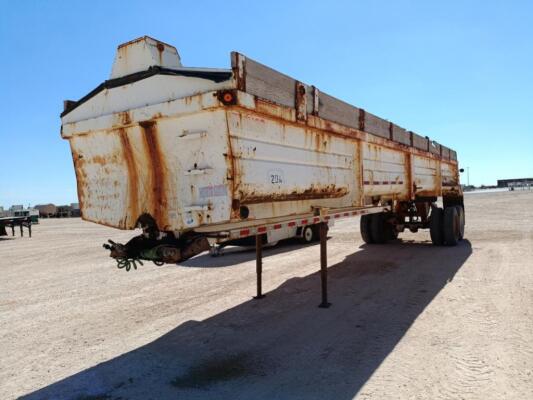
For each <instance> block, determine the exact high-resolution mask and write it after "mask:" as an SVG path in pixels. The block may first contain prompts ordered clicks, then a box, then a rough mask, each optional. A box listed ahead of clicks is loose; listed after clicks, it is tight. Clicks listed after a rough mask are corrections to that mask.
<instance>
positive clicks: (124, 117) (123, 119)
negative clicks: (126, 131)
mask: <svg viewBox="0 0 533 400" xmlns="http://www.w3.org/2000/svg"><path fill="white" fill-rule="evenodd" d="M117 119H118V120H119V122H120V124H121V125H130V124H131V116H130V113H129V112H128V111H122V112H119V113H117Z"/></svg>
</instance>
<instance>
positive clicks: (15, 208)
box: [9, 204, 24, 212]
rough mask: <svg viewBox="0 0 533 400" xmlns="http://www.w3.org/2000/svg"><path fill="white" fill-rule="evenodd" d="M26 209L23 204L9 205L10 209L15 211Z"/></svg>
mask: <svg viewBox="0 0 533 400" xmlns="http://www.w3.org/2000/svg"><path fill="white" fill-rule="evenodd" d="M22 210H24V206H23V205H22V204H16V205H12V206H11V207H9V211H12V212H15V211H22Z"/></svg>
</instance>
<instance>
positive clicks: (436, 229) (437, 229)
mask: <svg viewBox="0 0 533 400" xmlns="http://www.w3.org/2000/svg"><path fill="white" fill-rule="evenodd" d="M429 234H430V236H431V241H432V242H433V244H434V245H435V246H442V245H443V244H444V211H443V209H442V208H440V207H432V208H431V215H430V217H429Z"/></svg>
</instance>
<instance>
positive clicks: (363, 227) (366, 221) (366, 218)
mask: <svg viewBox="0 0 533 400" xmlns="http://www.w3.org/2000/svg"><path fill="white" fill-rule="evenodd" d="M371 217H372V215H368V214H367V215H361V222H360V224H359V230H360V231H361V237H362V238H363V241H364V242H365V243H366V244H372V243H374V240H373V239H372V235H371V234H370V222H371V221H372V218H371Z"/></svg>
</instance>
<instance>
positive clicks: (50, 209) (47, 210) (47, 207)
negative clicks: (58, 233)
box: [35, 204, 57, 218]
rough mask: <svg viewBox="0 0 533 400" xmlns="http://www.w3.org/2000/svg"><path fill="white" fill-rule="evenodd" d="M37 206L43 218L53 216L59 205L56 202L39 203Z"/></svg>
mask: <svg viewBox="0 0 533 400" xmlns="http://www.w3.org/2000/svg"><path fill="white" fill-rule="evenodd" d="M35 208H36V209H37V210H39V216H40V217H41V218H51V217H54V216H55V215H56V213H57V207H56V206H55V205H54V204H38V205H36V206H35Z"/></svg>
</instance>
